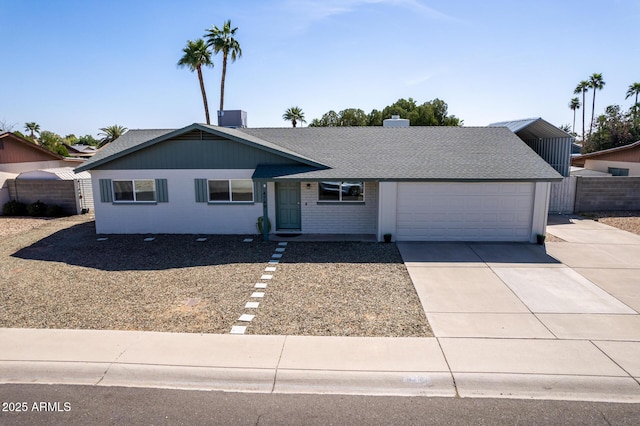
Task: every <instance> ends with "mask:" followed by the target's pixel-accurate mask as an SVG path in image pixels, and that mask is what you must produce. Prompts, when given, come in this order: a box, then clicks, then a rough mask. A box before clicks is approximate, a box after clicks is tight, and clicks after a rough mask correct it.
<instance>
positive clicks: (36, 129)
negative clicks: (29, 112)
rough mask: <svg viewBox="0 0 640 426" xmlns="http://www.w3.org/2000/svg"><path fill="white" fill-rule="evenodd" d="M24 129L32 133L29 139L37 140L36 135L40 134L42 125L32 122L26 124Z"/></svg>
mask: <svg viewBox="0 0 640 426" xmlns="http://www.w3.org/2000/svg"><path fill="white" fill-rule="evenodd" d="M24 129H25V130H26V131H27V132H31V134H30V135H29V137H30V138H31V139H33V140H35V139H36V135H35V134H36V133H37V134H40V125H39V124H37V123H36V122H34V121H32V122H30V123H24Z"/></svg>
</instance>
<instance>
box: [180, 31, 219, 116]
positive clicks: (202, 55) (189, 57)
mask: <svg viewBox="0 0 640 426" xmlns="http://www.w3.org/2000/svg"><path fill="white" fill-rule="evenodd" d="M182 53H183V55H182V58H180V60H179V61H178V66H179V67H181V68H183V67H187V68H189V70H190V71H191V72H193V71H197V73H198V81H199V82H200V92H201V93H202V102H203V103H204V115H205V118H206V120H207V124H211V120H210V119H209V103H208V102H207V92H206V90H205V88H204V79H203V78H202V67H203V66H206V67H213V62H211V52H210V51H209V49H208V48H207V44H206V43H205V41H204V40H203V39H201V38H199V39H198V40H195V41H193V40H188V41H187V45H186V47H185V48H184V49H182Z"/></svg>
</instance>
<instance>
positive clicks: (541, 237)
mask: <svg viewBox="0 0 640 426" xmlns="http://www.w3.org/2000/svg"><path fill="white" fill-rule="evenodd" d="M546 238H547V237H546V236H545V235H540V234H538V235H536V241H537V242H538V244H539V245H543V244H544V240H545V239H546Z"/></svg>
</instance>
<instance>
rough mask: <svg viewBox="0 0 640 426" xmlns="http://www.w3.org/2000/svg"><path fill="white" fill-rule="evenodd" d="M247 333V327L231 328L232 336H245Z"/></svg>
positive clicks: (235, 326) (236, 326) (237, 326)
mask: <svg viewBox="0 0 640 426" xmlns="http://www.w3.org/2000/svg"><path fill="white" fill-rule="evenodd" d="M245 331H247V326H246V325H234V326H233V327H231V334H244V332H245Z"/></svg>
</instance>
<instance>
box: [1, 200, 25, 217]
mask: <svg viewBox="0 0 640 426" xmlns="http://www.w3.org/2000/svg"><path fill="white" fill-rule="evenodd" d="M2 214H3V215H5V216H26V215H27V205H26V204H25V203H21V202H20V201H16V200H11V201H9V202H7V203H4V206H2Z"/></svg>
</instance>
